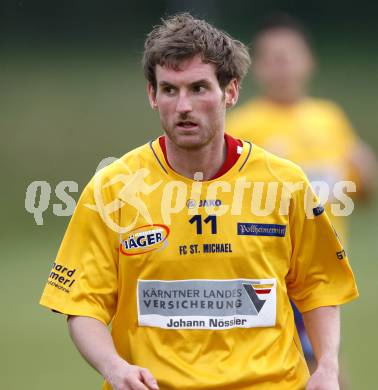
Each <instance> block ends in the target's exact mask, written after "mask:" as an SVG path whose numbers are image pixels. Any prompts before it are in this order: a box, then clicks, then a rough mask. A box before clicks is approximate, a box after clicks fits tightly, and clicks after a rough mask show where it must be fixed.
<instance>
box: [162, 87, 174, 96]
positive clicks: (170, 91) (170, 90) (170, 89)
mask: <svg viewBox="0 0 378 390" xmlns="http://www.w3.org/2000/svg"><path fill="white" fill-rule="evenodd" d="M163 93H164V94H166V95H173V94H174V93H175V88H173V87H171V86H169V85H167V86H165V87H163Z"/></svg>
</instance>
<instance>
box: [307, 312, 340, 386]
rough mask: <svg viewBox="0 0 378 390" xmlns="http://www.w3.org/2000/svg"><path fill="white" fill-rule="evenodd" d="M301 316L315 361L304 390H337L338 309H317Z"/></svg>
mask: <svg viewBox="0 0 378 390" xmlns="http://www.w3.org/2000/svg"><path fill="white" fill-rule="evenodd" d="M302 316H303V321H304V324H305V327H306V331H307V334H308V336H309V338H310V341H311V345H312V348H313V350H314V353H315V357H316V360H317V368H316V370H315V372H314V373H313V374H312V376H311V377H310V380H309V381H308V383H307V386H306V390H339V389H340V387H339V382H338V376H339V362H338V354H339V346H340V307H339V306H324V307H318V308H316V309H313V310H310V311H307V312H304V313H302Z"/></svg>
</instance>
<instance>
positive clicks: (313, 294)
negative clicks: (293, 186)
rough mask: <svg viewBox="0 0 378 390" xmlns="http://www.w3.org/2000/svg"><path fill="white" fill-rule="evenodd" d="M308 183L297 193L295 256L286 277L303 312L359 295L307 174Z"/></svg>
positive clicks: (292, 220) (293, 212)
mask: <svg viewBox="0 0 378 390" xmlns="http://www.w3.org/2000/svg"><path fill="white" fill-rule="evenodd" d="M304 183H305V188H304V190H303V191H298V192H297V193H296V197H295V198H294V197H293V199H295V201H294V204H293V206H292V210H291V215H290V236H291V242H292V256H291V262H290V269H289V272H288V274H287V277H286V285H287V289H288V295H289V297H290V298H291V299H292V301H293V302H294V303H295V305H296V306H297V307H298V309H299V310H300V311H301V312H306V311H309V310H312V309H315V308H318V307H321V306H333V305H340V304H343V303H346V302H348V301H350V300H352V299H354V298H357V297H358V290H357V286H356V283H355V279H354V275H353V272H352V269H351V267H350V265H349V261H348V257H347V254H346V252H345V250H344V249H343V247H342V244H341V242H340V240H339V238H338V236H337V233H336V231H335V230H334V228H333V226H332V224H331V222H330V220H329V218H328V215H327V214H326V212H325V211H324V208H323V207H322V206H318V207H313V206H314V204H316V196H315V195H314V193H313V191H312V189H311V187H310V184H309V183H308V181H307V179H306V178H305V177H304ZM306 200H307V201H306ZM308 201H310V202H308ZM312 207H313V208H312Z"/></svg>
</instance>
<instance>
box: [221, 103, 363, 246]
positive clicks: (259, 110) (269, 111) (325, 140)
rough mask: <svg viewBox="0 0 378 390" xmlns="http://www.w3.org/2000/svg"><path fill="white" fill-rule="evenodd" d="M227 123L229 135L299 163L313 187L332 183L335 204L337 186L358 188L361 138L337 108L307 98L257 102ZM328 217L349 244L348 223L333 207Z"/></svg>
mask: <svg viewBox="0 0 378 390" xmlns="http://www.w3.org/2000/svg"><path fill="white" fill-rule="evenodd" d="M227 119H228V121H227V129H228V131H229V133H230V134H231V135H233V136H234V137H238V138H242V139H246V140H251V141H253V142H254V143H256V144H257V145H259V146H261V147H263V148H264V149H266V150H268V151H270V152H271V153H274V154H276V155H278V156H280V157H283V158H287V159H289V160H291V161H293V162H295V163H296V164H298V165H299V166H300V167H301V168H302V169H303V170H304V172H305V173H306V175H307V177H308V178H309V179H310V181H324V182H326V183H328V184H329V185H330V189H331V192H330V198H329V199H330V200H331V201H334V200H335V199H334V197H333V194H332V188H334V187H333V186H334V184H335V183H336V182H338V181H341V180H352V181H354V182H356V183H357V187H358V175H357V174H356V172H355V170H354V169H353V167H352V165H351V164H350V163H349V161H350V159H349V157H350V155H351V153H352V151H353V148H354V147H355V146H356V143H357V142H358V141H357V136H356V134H355V132H354V131H353V128H352V126H351V124H350V122H349V121H348V119H347V117H346V115H345V114H344V112H343V111H342V110H341V109H340V107H339V106H337V105H336V104H335V103H333V102H330V101H327V100H321V99H315V98H305V99H303V100H302V101H300V102H299V103H296V104H293V105H285V104H278V103H274V102H272V101H269V100H267V99H263V98H259V99H252V100H249V101H247V102H246V103H245V104H243V105H241V106H240V107H238V108H236V109H235V110H233V111H232V112H231V113H230V114H229V115H228V118H227ZM351 195H353V194H351ZM332 198H333V199H332ZM327 212H328V215H329V217H330V219H331V221H332V223H333V224H334V226H335V227H336V229H337V231H338V233H339V234H340V236H341V237H343V239H346V236H347V224H346V218H345V217H340V216H339V217H337V216H334V215H333V214H332V213H331V210H330V208H329V204H328V205H327Z"/></svg>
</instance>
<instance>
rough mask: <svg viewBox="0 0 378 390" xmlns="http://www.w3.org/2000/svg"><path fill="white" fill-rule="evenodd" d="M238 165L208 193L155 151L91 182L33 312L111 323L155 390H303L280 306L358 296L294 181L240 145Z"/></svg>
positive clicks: (294, 175)
mask: <svg viewBox="0 0 378 390" xmlns="http://www.w3.org/2000/svg"><path fill="white" fill-rule="evenodd" d="M238 153H239V154H240V157H239V158H238V160H237V162H236V163H235V164H234V165H233V166H232V168H230V169H229V170H228V171H227V172H226V173H225V174H223V175H222V176H220V177H218V178H217V179H214V180H209V181H199V180H198V179H199V178H200V176H198V177H196V180H191V179H189V178H186V177H183V176H181V175H180V174H178V173H176V172H175V171H174V170H172V169H171V168H170V166H169V165H168V164H167V162H166V161H165V159H164V155H163V152H162V150H161V147H160V145H159V140H155V141H152V142H151V143H149V144H147V145H144V146H142V147H140V148H138V149H135V150H133V151H131V152H129V153H127V154H126V155H125V156H123V157H122V158H120V159H119V160H117V161H116V162H114V163H112V164H111V165H109V166H108V167H106V168H104V169H102V170H101V171H99V172H98V173H97V174H96V175H95V176H94V177H93V179H92V180H91V181H90V183H89V184H88V185H87V186H86V188H85V189H84V191H83V193H82V195H81V197H80V200H79V202H78V204H77V207H76V209H75V212H74V215H73V217H72V219H71V221H70V223H69V226H68V228H67V231H66V234H65V236H64V239H63V242H62V244H61V247H60V250H59V252H58V255H57V257H56V259H55V261H54V263H53V267H52V270H51V272H50V274H49V277H48V281H47V284H46V287H45V290H44V292H43V295H42V298H41V301H40V303H41V304H42V305H44V306H46V307H48V308H51V309H53V310H55V311H58V312H61V313H64V314H68V315H78V316H88V317H93V318H96V319H98V320H100V321H102V322H103V323H104V324H106V325H109V324H110V323H111V324H112V330H111V332H112V338H113V340H114V343H115V346H116V349H117V351H118V353H119V354H120V356H121V357H122V358H124V359H125V360H126V361H127V362H129V363H130V364H135V365H139V366H142V367H147V368H148V369H149V370H150V371H151V372H152V374H153V375H154V377H155V378H156V380H157V382H158V384H159V387H160V389H161V390H178V389H179V390H210V389H223V390H235V389H240V390H267V389H269V390H270V389H280V390H296V389H297V390H300V389H304V388H305V385H306V382H307V380H308V378H309V373H308V369H307V365H306V362H305V359H304V357H303V353H302V350H301V346H300V342H299V339H298V335H297V331H296V327H295V324H294V318H293V311H292V308H291V304H290V299H292V300H293V301H294V302H295V304H296V305H297V307H298V308H299V309H300V310H301V311H302V312H304V311H308V310H312V309H314V308H317V307H320V306H328V305H339V304H342V303H344V302H347V301H349V300H351V299H354V298H356V297H357V296H358V292H357V287H356V285H355V281H354V276H353V273H352V271H351V268H350V266H349V263H348V259H347V256H346V254H345V251H344V250H343V248H342V246H341V244H340V242H339V240H338V238H337V236H336V235H335V233H334V230H333V228H332V225H331V224H330V221H329V219H328V217H327V214H326V212H324V209H323V208H322V207H321V206H317V205H316V199H315V198H314V196H313V193H312V191H311V190H310V189H309V185H308V181H307V179H306V177H305V175H304V173H303V172H302V170H301V169H300V168H299V167H298V166H296V165H295V164H293V163H291V162H289V161H287V160H284V159H281V158H278V157H275V156H273V155H272V154H270V153H268V152H265V151H264V150H263V149H261V148H260V147H258V146H256V145H252V144H251V143H249V142H244V141H243V143H242V146H239V147H238ZM293 182H294V183H297V184H298V183H299V184H300V185H298V187H297V189H296V190H295V191H287V188H286V187H287V184H286V183H293ZM306 199H307V200H308V199H310V202H307V200H306ZM307 203H308V204H309V205H310V206H308V204H307ZM314 205H315V206H314ZM103 389H105V390H110V389H111V386H110V385H109V384H108V383H104V387H103Z"/></svg>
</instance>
